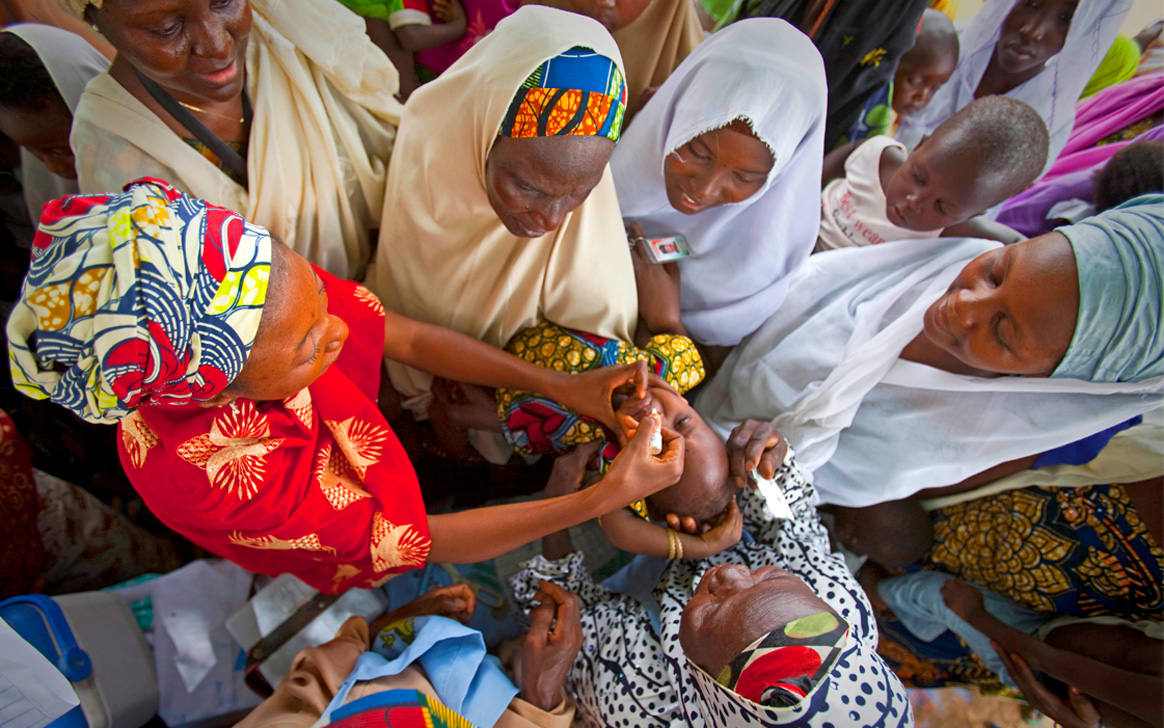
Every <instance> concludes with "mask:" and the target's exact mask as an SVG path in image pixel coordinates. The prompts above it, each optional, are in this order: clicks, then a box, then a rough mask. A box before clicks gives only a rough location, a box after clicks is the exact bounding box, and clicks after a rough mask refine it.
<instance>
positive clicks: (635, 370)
mask: <svg viewBox="0 0 1164 728" xmlns="http://www.w3.org/2000/svg"><path fill="white" fill-rule="evenodd" d="M649 381H650V377H649V375H648V372H647V362H646V360H640V361H636V362H633V363H631V364H621V365H618V366H609V367H602V368H601V369H591V370H590V371H588V372H582V373H581V374H575V375H573V376H571V375H569V374H563V375H562V379H561V380H560V385H559V390H560V391H558V392H545V394H548V395H550V397H551V398H552V399H554V400H556V401H558V402H560V403H561V404H564V405H566V406H567V407H569V408H570V409H572V410H574V411H575V412H577V413H578V414H580V415H583V416H585V417H590V418H591V419H595V420H598V421H599V422H601V423H602V424H603V425H605V426H606V427H607V428H608V429H610V430H611V431H612V432H615V433H619V432H621V431H622V430H621V428H620V427H619V421H618V418H617V417H616V416H615V414H614V406H613V405H612V404H611V400H612V398H613V397H614V393H615V391H618V390H622V389H624V388H627V389H629V390H630V396H632V397H642V396H643V395H644V394H645V393H646V391H647V384H648V382H649Z"/></svg>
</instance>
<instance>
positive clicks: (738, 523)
mask: <svg viewBox="0 0 1164 728" xmlns="http://www.w3.org/2000/svg"><path fill="white" fill-rule="evenodd" d="M743 532H744V516H743V514H742V513H740V507H739V506H738V505H737V504H736V499H735V498H732V499H731V502H730V503H728V507H727V510H725V511H724V512H723V513H721V514H719V515H718V516H716V520H715V522H714V523H713V524H712V527H711V529H710V530H708V531H706V532H705V533H704V534H703V535H702V536H700V537H699V540H700V541H702V542H703V548H702V549H697V550H696V551H697V552H699V551H702V553H695V554H688V556H687V558H689V559H706V558H708V557H709V556H714V555H715V554H718V553H719V552H720V551H723V550H724V549H728V548H731V547H732V546H735V545H736V544H737V543H739V540H740V536H741V535H742V534H743Z"/></svg>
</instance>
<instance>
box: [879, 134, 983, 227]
mask: <svg viewBox="0 0 1164 728" xmlns="http://www.w3.org/2000/svg"><path fill="white" fill-rule="evenodd" d="M953 147H954V145H953V144H950V143H948V141H947V139H946V138H945V137H944V136H943V135H942V133H941V130H939V131H938V132H937V133H936V134H935V135H934V136H931V137H929V138H927V139H923V140H922V142H921V143H919V144H918V145H917V147H916V148H915V149H914V150H913V153H912V154H910V155H909V157H908V158H906V160H905V163H904V164H902V165H901V168H900V169H898V170H897V173H896V174H894V175H893V177H892V178H891V179H890V180H889V186H888V187H886V188H885V216H886V217H887V218H889V222H891V223H893V224H894V225H896V226H897V227H900V228H905V229H907V230H917V231H919V232H929V231H933V230H944V229H945V228H948V227H950V226H951V225H956V224H958V223H960V222H965V221H966V220H969V219H970V218H972V217H974V216H975V215H978V214H980V213H982V212H983V211H984V210H986V209H987V208H988V207H990V196H989V192H988V191H987V190H985V189H983V188H984V186H985V185H983V184H982V181H981V178H980V177H979V175H976V174H971V173H969V172H968V171H967V166H968V164H969V166H970V167H974V166H976V165H975V164H974V163H973V160H966V159H962V158H958V159H955V155H954V153H953ZM961 156H962V157H965V156H966V155H965V154H963V155H961Z"/></svg>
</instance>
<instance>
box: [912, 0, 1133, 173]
mask: <svg viewBox="0 0 1164 728" xmlns="http://www.w3.org/2000/svg"><path fill="white" fill-rule="evenodd" d="M1131 5H1132V3H1131V2H1130V0H1088V1H1086V2H1078V0H1045V1H1044V2H1025V1H1024V0H989V2H987V3H986V4H985V5H983V6H982V8H981V9H980V10H979V11H978V13H977V14H976V15H975V16H974V19H973V20H971V21H970V23H969V24H968V25H967V26H966V27H965V28H964V29H963V30H962V31H961V33H959V36H958V37H959V41H960V42H961V46H962V52H961V55H960V56H959V58H958V68H957V69H956V70H955V71H954V75H953V76H951V77H950V80H949V81H947V82H946V83H945V85H943V86H942V87H941V88H940V89H938V91H937V93H935V94H934V97H933V99H932V100H931V101H930V104H929V106H927V107H926V108H925V109H924V110H922V111H920V112H918V113H917V114H911V115H910V116H907V117H904V118H903V119H902V120H901V126H900V128H899V129H898V131H897V139H898V140H899V141H900V142H902V143H903V144H905V145H906V146H907V147H909V148H910V149H912V148H913V147H915V146H917V143H918V142H920V141H921V140H922V138H923V137H925V136H927V135H929V134H930V132H932V131H933V130H934V129H936V128H937V127H938V125H939V124H941V123H942V122H943V121H945V120H946V119H948V118H950V116H952V115H953V114H954V112H955V111H957V110H958V109H961V108H962V107H963V106H966V105H967V104H969V103H970V102H971V101H973V100H974V99H978V98H982V97H983V96H990V95H993V94H1003V95H1006V96H1010V97H1011V98H1014V99H1018V100H1019V101H1025V102H1026V103H1028V104H1030V105H1031V106H1033V107H1034V108H1035V109H1036V110H1037V111H1038V112H1039V114H1040V115H1041V116H1042V117H1043V120H1044V121H1046V122H1047V130H1048V131H1049V132H1050V133H1051V151H1050V154H1049V156H1048V157H1047V166H1048V167H1050V165H1051V163H1052V162H1053V161H1054V160H1055V158H1056V157H1058V156H1059V152H1060V150H1062V149H1063V145H1065V144H1066V143H1067V138H1068V137H1069V136H1070V135H1071V128H1072V126H1073V124H1074V122H1075V103H1076V102H1077V101H1078V100H1079V95H1080V93H1082V91H1083V88H1084V86H1086V85H1087V82H1088V80H1089V79H1090V78H1091V74H1093V73H1094V72H1095V69H1096V67H1098V66H1099V63H1100V61H1101V60H1103V56H1104V53H1106V52H1107V49H1108V48H1109V47H1110V46H1111V43H1112V41H1113V40H1115V37H1116V33H1117V32H1118V31H1119V28H1120V24H1121V23H1122V22H1123V20H1124V16H1125V15H1127V14H1128V9H1129V8H1130V7H1131Z"/></svg>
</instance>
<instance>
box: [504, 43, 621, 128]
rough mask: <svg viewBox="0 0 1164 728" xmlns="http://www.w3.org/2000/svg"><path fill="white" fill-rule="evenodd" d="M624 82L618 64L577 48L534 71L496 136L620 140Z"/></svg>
mask: <svg viewBox="0 0 1164 728" xmlns="http://www.w3.org/2000/svg"><path fill="white" fill-rule="evenodd" d="M625 110H626V83H625V81H624V79H623V77H622V71H620V70H618V64H616V63H615V62H614V61H612V60H611V59H609V58H607V57H606V56H603V55H599V54H598V53H595V52H594V51H592V50H590V49H589V48H583V47H581V46H575V47H574V48H571V49H570V50H568V51H566V52H565V53H562V54H560V55H558V56H556V57H554V58H551V59H550V60H548V61H546V62H545V63H543V64H541V65H540V66H538V67H537V68H535V69H534V71H533V73H531V74H530V75H529V78H527V79H526V80H525V82H523V83H522V84H521V86H520V87H519V88H518V89H517V93H516V94H514V96H513V101H511V102H510V103H509V111H508V112H507V113H506V114H505V119H504V121H502V122H501V128H500V129H499V130H498V131H497V135H498V136H504V137H512V138H514V139H526V138H529V137H545V136H602V137H606V138H608V139H611V140H612V141H618V136H619V134H620V133H621V132H622V116H623V112H624V111H625Z"/></svg>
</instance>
